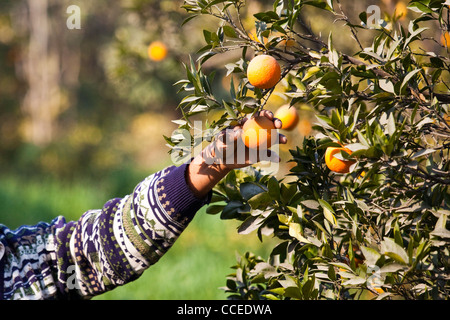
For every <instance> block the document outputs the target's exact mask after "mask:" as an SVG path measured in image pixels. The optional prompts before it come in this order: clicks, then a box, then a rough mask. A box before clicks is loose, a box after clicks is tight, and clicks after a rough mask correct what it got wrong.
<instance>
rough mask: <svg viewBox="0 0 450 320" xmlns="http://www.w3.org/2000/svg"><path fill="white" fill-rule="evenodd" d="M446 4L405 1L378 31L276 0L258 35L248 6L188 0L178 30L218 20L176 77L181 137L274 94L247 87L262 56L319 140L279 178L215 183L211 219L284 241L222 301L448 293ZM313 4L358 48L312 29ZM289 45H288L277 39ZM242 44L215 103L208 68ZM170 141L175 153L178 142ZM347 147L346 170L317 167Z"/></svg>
mask: <svg viewBox="0 0 450 320" xmlns="http://www.w3.org/2000/svg"><path fill="white" fill-rule="evenodd" d="M342 2H343V1H342ZM448 5H449V1H446V2H445V1H443V0H431V1H430V0H420V1H411V2H410V3H409V10H410V11H412V12H411V15H413V18H412V19H411V20H410V21H406V22H404V23H403V24H402V23H400V22H399V21H398V20H397V17H396V16H395V15H393V16H389V15H387V14H386V15H385V17H384V21H385V22H384V23H382V24H381V25H380V24H377V25H376V26H373V25H369V18H370V16H369V15H368V12H365V11H364V12H361V13H358V15H357V16H354V17H353V16H352V18H349V14H348V12H346V9H345V8H344V5H343V4H341V1H339V0H335V1H332V0H328V1H319V0H314V1H299V0H292V1H282V0H276V1H274V2H273V6H272V7H271V8H267V9H266V10H265V11H262V12H259V13H256V14H254V18H255V26H256V33H257V37H256V38H255V37H252V36H250V33H249V31H248V30H246V29H245V27H244V24H243V22H242V20H243V16H244V14H245V2H244V1H239V0H228V1H227V0H211V1H208V0H199V1H195V0H185V2H184V6H183V7H184V8H185V9H186V10H187V12H189V13H191V16H190V17H189V18H188V19H187V20H186V21H185V22H186V23H189V22H190V21H191V19H194V18H195V17H198V16H201V15H210V16H213V17H215V18H217V19H218V21H219V26H218V28H217V30H216V31H209V30H204V31H203V35H204V39H205V42H206V45H205V46H204V47H202V48H201V49H200V50H199V51H198V57H197V58H196V60H194V59H192V60H191V63H190V64H187V65H186V66H185V67H186V68H185V69H186V72H187V79H185V80H181V81H179V82H178V83H177V85H178V86H180V91H181V92H183V93H186V94H187V95H186V97H185V98H184V99H183V100H182V101H181V103H180V106H179V107H180V110H181V111H182V112H183V118H182V119H180V120H178V121H177V123H178V124H179V125H180V129H189V130H192V129H193V125H192V121H191V119H192V117H194V116H195V115H198V114H205V113H207V112H210V111H212V110H219V111H220V112H221V115H222V116H221V117H220V119H219V120H217V121H215V122H213V123H212V124H210V129H212V130H213V132H217V131H219V130H221V129H223V128H224V127H226V126H228V125H230V124H232V123H233V122H234V121H236V120H239V119H241V118H242V117H244V116H246V115H247V114H252V113H255V112H257V111H259V110H261V109H262V108H264V107H266V103H267V101H268V98H269V97H270V95H271V94H272V92H273V89H267V90H260V89H257V88H254V87H252V86H251V85H250V84H249V83H248V81H247V79H246V73H245V71H246V67H247V65H248V61H249V58H250V57H251V56H252V55H254V54H257V53H265V54H270V55H272V56H273V57H275V58H277V60H278V61H279V62H280V63H281V64H282V78H283V81H286V82H287V83H288V91H287V92H286V93H285V95H286V96H287V97H288V98H289V99H290V104H291V105H293V106H295V105H296V104H298V103H307V104H309V105H311V106H312V107H313V108H314V109H315V111H316V113H317V119H316V120H317V121H316V124H315V126H314V129H315V135H314V136H311V137H307V138H305V139H304V140H303V142H302V143H300V144H299V145H298V146H297V147H296V148H294V149H293V150H291V151H290V154H291V159H290V160H289V161H290V162H292V163H293V164H294V167H293V168H292V169H291V172H290V174H289V176H287V177H286V178H283V179H280V180H278V179H277V178H275V177H274V176H273V175H270V174H263V173H262V172H260V171H259V170H257V169H254V168H252V167H250V168H247V169H244V170H237V171H233V172H231V173H230V174H229V175H228V176H227V177H226V178H225V179H224V180H223V181H222V182H221V183H220V184H219V185H218V186H217V187H216V188H215V193H214V196H213V200H212V205H210V206H209V207H208V209H207V212H208V213H210V214H219V213H220V218H221V219H235V220H239V221H242V223H241V225H240V227H239V228H238V232H239V233H240V234H248V233H251V232H255V233H256V234H257V236H258V237H259V238H260V240H261V241H264V236H272V237H274V238H276V239H278V240H279V241H278V244H277V245H276V246H274V248H273V250H272V252H271V254H270V256H269V257H268V259H267V260H265V259H263V258H260V257H256V256H255V255H253V254H251V253H246V254H245V255H244V256H242V257H240V258H239V259H238V261H237V264H236V266H235V267H234V269H235V273H233V274H231V275H230V276H229V277H228V280H227V285H226V287H225V290H226V292H228V293H229V294H230V296H229V297H230V298H233V299H372V298H377V299H385V298H386V299H448V297H449V290H450V272H449V264H450V261H449V256H450V252H449V241H450V231H449V229H448V225H449V222H448V218H449V215H450V208H449V203H450V194H449V185H450V175H449V171H450V161H449V157H450V155H449V151H450V150H449V149H450V121H449V120H448V119H449V116H450V109H449V103H450V95H449V91H450V87H449V79H450V74H449V71H448V70H449V69H450V59H449V58H448V50H449V49H448V48H446V47H445V46H443V45H442V44H439V42H438V41H437V40H435V39H439V35H440V34H441V33H443V32H445V30H448V29H449V28H450V21H449V7H448ZM311 9H313V10H316V11H318V12H319V14H320V15H323V16H326V17H329V18H330V20H331V21H332V22H333V19H334V24H335V25H337V23H338V22H344V25H345V28H348V29H347V30H349V31H350V34H351V39H347V40H348V41H350V40H351V41H353V43H354V48H355V50H354V51H353V52H354V53H345V52H344V50H340V49H339V48H337V47H336V46H335V44H334V41H333V34H332V33H331V32H330V34H329V35H328V37H327V39H326V40H324V39H323V38H322V37H321V36H318V35H316V33H315V32H314V31H313V29H314V21H308V19H307V18H306V15H305V12H308V11H307V10H311ZM353 20H355V21H358V20H359V21H358V22H355V21H353ZM311 24H312V25H311ZM336 28H337V27H336ZM362 34H363V35H364V41H363V40H362V37H361V35H362ZM287 40H294V41H295V44H294V45H293V46H289V47H287V46H286V45H283V44H286V43H287V42H286V41H287ZM366 42H367V43H368V45H364V43H366ZM425 48H427V49H425ZM236 50H237V51H240V58H238V60H237V61H233V62H231V63H228V64H226V65H225V69H226V70H227V75H228V74H235V75H237V79H238V83H235V80H233V79H236V78H233V79H232V80H231V86H230V92H229V96H228V97H226V98H222V99H220V98H218V95H217V94H215V92H213V90H212V82H213V79H214V75H215V71H214V72H212V73H210V74H205V72H204V71H203V68H202V66H203V65H204V64H205V62H206V61H211V60H213V59H215V58H216V57H217V56H220V55H227V54H229V53H230V52H233V51H236ZM234 57H235V56H234ZM210 59H211V60H210ZM193 138H194V139H192V141H193V142H197V141H198V139H196V136H195V135H194V137H193ZM166 139H167V141H168V142H169V144H170V145H171V146H172V148H173V150H174V151H179V150H178V149H177V143H178V142H179V140H177V139H176V137H166ZM341 144H342V145H346V146H347V147H348V148H349V149H351V150H352V151H353V153H352V155H351V158H352V159H355V160H356V162H355V164H354V165H353V166H352V168H351V171H350V173H348V174H335V173H333V172H330V170H329V169H328V168H327V167H326V166H325V164H324V153H325V149H326V148H327V147H328V146H339V145H341ZM337 157H342V158H348V157H350V156H349V155H348V154H346V153H343V154H342V155H337Z"/></svg>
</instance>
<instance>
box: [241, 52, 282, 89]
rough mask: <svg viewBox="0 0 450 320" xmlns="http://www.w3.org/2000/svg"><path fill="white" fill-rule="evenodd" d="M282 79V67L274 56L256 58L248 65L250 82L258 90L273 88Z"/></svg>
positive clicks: (264, 55) (263, 55)
mask: <svg viewBox="0 0 450 320" xmlns="http://www.w3.org/2000/svg"><path fill="white" fill-rule="evenodd" d="M280 77H281V68H280V65H279V64H278V61H277V60H276V59H275V58H274V57H272V56H269V55H266V54H262V55H259V56H256V57H254V58H253V59H252V60H251V61H250V63H249V64H248V68H247V78H248V81H249V82H250V83H251V84H252V85H253V86H255V87H257V88H260V89H270V88H273V87H274V86H275V85H276V84H277V83H278V81H279V80H280Z"/></svg>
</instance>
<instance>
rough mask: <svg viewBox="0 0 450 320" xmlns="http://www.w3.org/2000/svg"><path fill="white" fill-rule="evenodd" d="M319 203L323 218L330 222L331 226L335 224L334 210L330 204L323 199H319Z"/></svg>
mask: <svg viewBox="0 0 450 320" xmlns="http://www.w3.org/2000/svg"><path fill="white" fill-rule="evenodd" d="M318 201H319V204H320V206H321V207H322V209H323V214H324V216H325V218H326V219H327V220H328V222H330V223H331V224H332V225H333V226H336V225H337V221H336V217H335V216H334V210H333V208H332V207H331V205H330V204H329V203H328V202H326V201H325V200H322V199H319V200H318Z"/></svg>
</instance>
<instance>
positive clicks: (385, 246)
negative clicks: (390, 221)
mask: <svg viewBox="0 0 450 320" xmlns="http://www.w3.org/2000/svg"><path fill="white" fill-rule="evenodd" d="M381 253H383V254H384V255H387V256H388V257H390V258H392V259H394V260H395V261H397V262H400V263H403V264H408V262H409V258H408V253H407V252H406V250H405V249H403V248H402V247H401V246H399V245H398V244H397V243H395V240H394V239H391V238H388V237H385V238H384V240H383V241H382V242H381Z"/></svg>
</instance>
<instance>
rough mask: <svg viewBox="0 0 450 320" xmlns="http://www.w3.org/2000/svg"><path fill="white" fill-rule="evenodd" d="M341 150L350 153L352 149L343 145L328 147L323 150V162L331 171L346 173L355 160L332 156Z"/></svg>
mask: <svg viewBox="0 0 450 320" xmlns="http://www.w3.org/2000/svg"><path fill="white" fill-rule="evenodd" d="M342 150H344V151H345V152H347V153H348V154H352V151H351V150H350V149H348V148H345V147H342V148H339V147H328V148H327V150H326V151H325V163H326V165H327V167H328V168H329V169H330V170H331V171H334V172H337V173H348V172H349V171H350V166H351V165H352V164H354V163H355V161H353V160H341V159H338V158H336V157H335V156H334V155H335V154H336V153H338V152H341V151H342Z"/></svg>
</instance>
